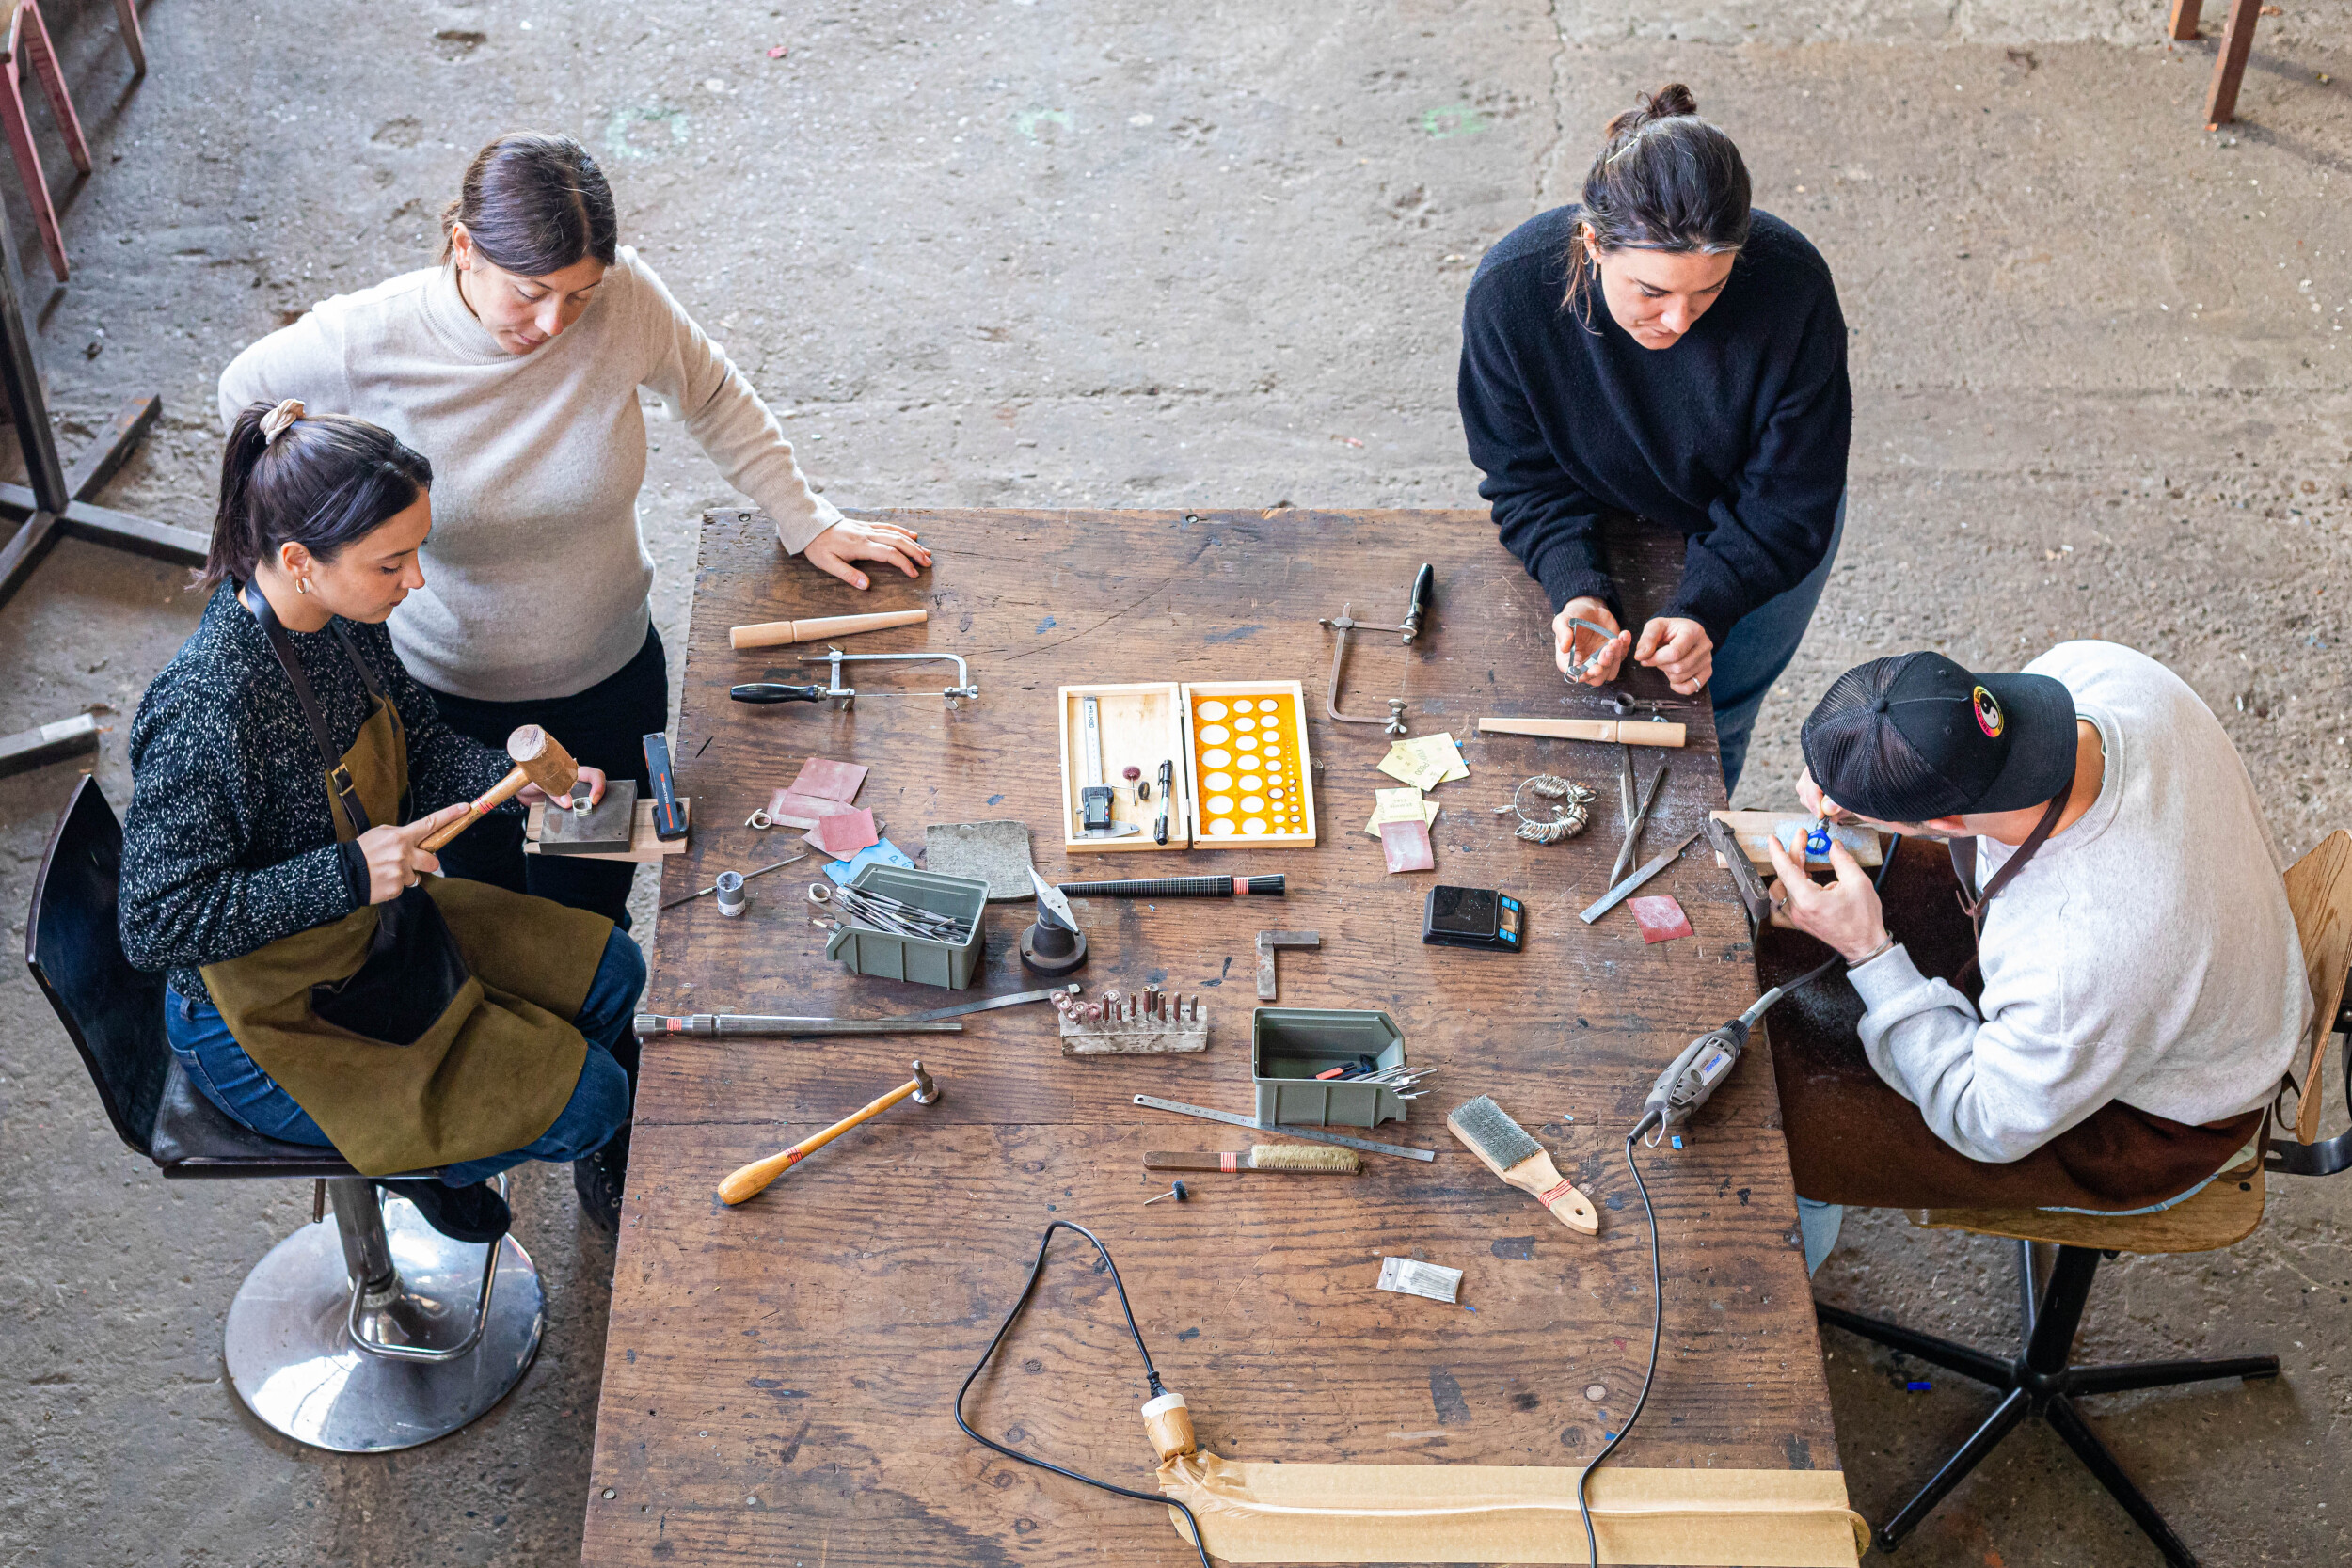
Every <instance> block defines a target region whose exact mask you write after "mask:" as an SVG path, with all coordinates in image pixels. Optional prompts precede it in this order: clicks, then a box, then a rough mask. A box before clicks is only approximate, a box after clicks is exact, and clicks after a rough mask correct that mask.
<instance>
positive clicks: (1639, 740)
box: [1478, 719, 1682, 750]
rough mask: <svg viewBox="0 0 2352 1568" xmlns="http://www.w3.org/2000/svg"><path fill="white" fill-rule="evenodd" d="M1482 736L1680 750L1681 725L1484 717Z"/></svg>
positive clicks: (1604, 720) (1481, 723) (1479, 728)
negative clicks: (1589, 742)
mask: <svg viewBox="0 0 2352 1568" xmlns="http://www.w3.org/2000/svg"><path fill="white" fill-rule="evenodd" d="M1478 733H1479V734H1480V735H1539V736H1546V737H1547V738H1549V739H1552V740H1613V741H1616V742H1617V743H1618V744H1619V745H1623V746H1672V747H1674V748H1676V749H1677V750H1680V748H1681V746H1682V726H1681V725H1680V724H1660V723H1655V722H1652V721H1650V720H1647V719H1481V720H1480V721H1478Z"/></svg>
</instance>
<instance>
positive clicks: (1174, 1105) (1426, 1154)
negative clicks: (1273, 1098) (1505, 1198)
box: [1136, 1094, 1438, 1160]
mask: <svg viewBox="0 0 2352 1568" xmlns="http://www.w3.org/2000/svg"><path fill="white" fill-rule="evenodd" d="M1136 1104H1138V1105H1149V1106H1151V1107H1152V1109H1153V1110H1155V1111H1173V1112H1175V1113H1176V1114H1177V1115H1178V1116H1180V1117H1203V1118H1205V1119H1206V1120H1209V1121H1221V1122H1223V1123H1225V1125H1226V1126H1228V1127H1247V1128H1249V1129H1250V1130H1251V1131H1253V1132H1271V1133H1273V1134H1274V1135H1275V1136H1277V1137H1280V1138H1304V1139H1306V1140H1308V1141H1309V1142H1311V1143H1319V1144H1337V1145H1339V1146H1340V1147H1341V1148H1360V1149H1362V1150H1363V1151H1364V1152H1365V1153H1367V1154H1394V1155H1398V1156H1401V1157H1402V1158H1404V1159H1407V1160H1435V1159H1436V1158H1437V1157H1438V1155H1437V1151H1436V1150H1435V1149H1428V1148H1406V1146H1405V1145H1403V1144H1380V1143H1375V1142H1373V1141H1372V1140H1371V1139H1370V1138H1350V1137H1347V1136H1344V1135H1343V1134H1342V1133H1338V1132H1316V1131H1314V1130H1313V1129H1311V1128H1307V1127H1269V1126H1267V1125H1266V1124H1265V1123H1264V1122H1263V1121H1260V1120H1258V1119H1257V1118H1256V1117H1242V1116H1235V1115H1234V1114H1233V1113H1232V1112H1231V1111H1212V1110H1210V1109H1209V1108H1208V1107H1207V1106H1205V1105H1187V1104H1185V1103H1184V1101H1181V1100H1162V1099H1160V1098H1159V1097H1157V1096H1156V1095H1149V1094H1139V1095H1137V1096H1136Z"/></svg>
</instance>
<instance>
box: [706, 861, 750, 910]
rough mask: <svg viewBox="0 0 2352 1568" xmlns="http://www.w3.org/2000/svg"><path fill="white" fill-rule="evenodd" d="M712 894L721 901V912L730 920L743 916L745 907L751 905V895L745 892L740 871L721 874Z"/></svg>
mask: <svg viewBox="0 0 2352 1568" xmlns="http://www.w3.org/2000/svg"><path fill="white" fill-rule="evenodd" d="M712 892H713V895H715V896H716V897H717V899H718V900H719V912H720V913H721V914H723V915H725V916H726V917H727V918H728V919H730V920H732V919H734V918H735V917H736V916H737V915H739V914H741V913H742V912H743V911H744V908H745V906H747V905H748V904H750V903H751V896H750V895H748V894H746V893H745V892H744V891H743V874H742V873H741V872H739V871H722V872H720V873H719V880H718V882H717V883H716V884H715V886H714V887H713V889H712Z"/></svg>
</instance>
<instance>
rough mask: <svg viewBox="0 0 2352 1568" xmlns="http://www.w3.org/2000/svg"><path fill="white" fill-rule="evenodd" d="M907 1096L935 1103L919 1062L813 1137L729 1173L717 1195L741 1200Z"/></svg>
mask: <svg viewBox="0 0 2352 1568" xmlns="http://www.w3.org/2000/svg"><path fill="white" fill-rule="evenodd" d="M909 1095H913V1096H914V1102H915V1103H916V1104H917V1105H935V1104H937V1103H938V1102H939V1085H936V1084H934V1083H932V1082H931V1075H930V1073H928V1072H925V1071H924V1070H923V1064H922V1063H920V1062H917V1063H915V1064H914V1077H913V1078H911V1079H909V1080H908V1081H907V1082H905V1083H903V1084H901V1085H898V1087H897V1088H895V1089H893V1090H891V1091H890V1092H889V1093H888V1094H886V1095H883V1096H882V1098H881V1099H880V1100H877V1101H874V1102H873V1103H872V1104H871V1105H868V1106H866V1109H864V1110H863V1111H860V1112H858V1113H857V1114H856V1115H855V1116H850V1117H842V1118H841V1119H840V1120H839V1121H836V1122H834V1124H833V1125H832V1126H831V1127H828V1128H826V1129H825V1130H824V1131H823V1132H818V1133H817V1134H816V1135H815V1136H813V1137H807V1138H803V1139H802V1140H801V1141H800V1142H799V1143H796V1144H794V1145H793V1146H792V1147H791V1148H787V1149H786V1150H785V1151H784V1152H783V1153H781V1154H771V1155H770V1156H769V1157H768V1158H767V1159H765V1160H755V1161H753V1162H752V1163H751V1164H748V1165H745V1166H744V1167H743V1168H742V1169H741V1170H739V1171H737V1172H735V1173H734V1174H733V1175H731V1176H729V1177H728V1178H727V1179H726V1180H724V1181H722V1182H720V1183H719V1196H720V1197H721V1198H722V1199H723V1200H724V1201H725V1202H728V1203H740V1202H742V1201H743V1200H744V1199H745V1198H747V1197H750V1196H753V1195H754V1194H755V1193H758V1192H759V1191H761V1190H762V1189H763V1188H765V1187H766V1186H767V1185H768V1183H769V1182H771V1181H773V1180H775V1179H776V1178H777V1177H779V1176H782V1175H783V1174H784V1173H785V1172H786V1171H788V1170H790V1169H791V1168H792V1167H793V1166H794V1165H797V1164H800V1163H801V1159H802V1157H803V1156H804V1155H806V1154H808V1153H809V1152H810V1151H811V1150H814V1149H819V1148H824V1147H825V1146H826V1145H827V1144H829V1143H831V1142H833V1141H834V1139H835V1138H837V1137H839V1136H841V1134H842V1133H844V1132H848V1131H849V1130H850V1128H852V1127H855V1126H856V1125H857V1124H858V1123H859V1122H861V1121H870V1120H872V1119H873V1118H874V1117H878V1116H881V1115H882V1113H883V1112H884V1111H887V1110H889V1109H890V1108H891V1107H892V1106H893V1105H896V1104H897V1103H898V1101H901V1100H904V1099H906V1098H907V1097H908V1096H909Z"/></svg>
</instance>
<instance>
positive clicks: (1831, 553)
mask: <svg viewBox="0 0 2352 1568" xmlns="http://www.w3.org/2000/svg"><path fill="white" fill-rule="evenodd" d="M1845 536H1846V499H1845V498H1844V497H1843V496H1840V497H1838V498H1837V520H1836V522H1835V523H1833V524H1831V525H1830V531H1829V548H1828V550H1827V551H1826V552H1824V553H1823V554H1822V556H1821V563H1820V565H1819V566H1816V567H1814V568H1813V570H1812V571H1811V572H1810V573H1809V574H1807V575H1806V576H1805V578H1804V580H1803V581H1801V582H1799V583H1798V584H1797V585H1796V586H1795V587H1794V588H1791V589H1789V590H1788V592H1787V593H1785V594H1774V595H1773V596H1772V598H1769V599H1766V600H1765V601H1764V602H1763V603H1762V604H1760V605H1757V606H1756V608H1755V609H1754V610H1749V611H1748V612H1747V613H1746V614H1745V615H1742V616H1740V619H1739V620H1738V621H1736V622H1734V623H1732V627H1731V630H1730V632H1729V634H1728V635H1726V636H1725V637H1724V645H1723V646H1722V647H1720V648H1718V649H1716V650H1715V673H1713V674H1712V675H1710V676H1708V683H1707V689H1708V696H1709V697H1710V698H1711V699H1712V700H1713V703H1714V705H1715V745H1716V749H1717V750H1718V751H1719V752H1721V753H1722V755H1723V759H1724V799H1725V800H1729V799H1731V797H1732V796H1733V795H1735V794H1737V793H1738V792H1739V788H1740V769H1741V768H1745V767H1746V766H1747V763H1748V736H1749V735H1750V733H1751V732H1753V731H1754V730H1755V728H1756V713H1757V712H1758V711H1759V710H1760V709H1761V708H1762V707H1763V706H1764V694H1765V693H1766V692H1768V691H1770V690H1771V689H1772V683H1773V682H1774V681H1776V680H1778V679H1780V675H1781V672H1782V671H1784V670H1786V669H1788V661H1789V660H1791V659H1793V658H1795V657H1797V644H1798V643H1800V642H1802V641H1804V629H1805V627H1807V626H1811V625H1812V624H1813V608H1814V606H1816V605H1818V604H1820V602H1821V590H1822V588H1823V587H1825V586H1826V585H1827V584H1828V582H1829V574H1830V568H1831V567H1833V566H1835V565H1836V564H1837V546H1838V543H1839V541H1841V540H1842V539H1844V538H1845Z"/></svg>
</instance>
